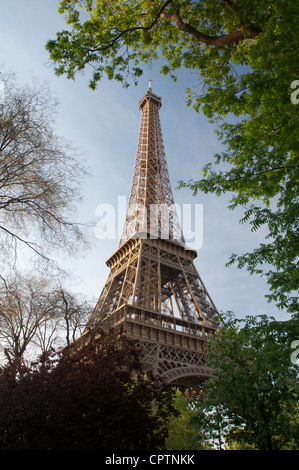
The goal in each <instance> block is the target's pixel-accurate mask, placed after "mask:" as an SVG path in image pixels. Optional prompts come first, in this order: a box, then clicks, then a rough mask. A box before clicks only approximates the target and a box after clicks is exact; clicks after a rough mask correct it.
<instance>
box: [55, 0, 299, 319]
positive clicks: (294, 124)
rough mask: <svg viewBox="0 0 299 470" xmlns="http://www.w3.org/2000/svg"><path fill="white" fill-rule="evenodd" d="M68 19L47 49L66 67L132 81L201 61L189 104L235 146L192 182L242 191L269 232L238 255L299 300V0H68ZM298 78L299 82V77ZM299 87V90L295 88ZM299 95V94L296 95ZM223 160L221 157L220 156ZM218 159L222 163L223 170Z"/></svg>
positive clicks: (288, 297)
mask: <svg viewBox="0 0 299 470" xmlns="http://www.w3.org/2000/svg"><path fill="white" fill-rule="evenodd" d="M59 12H60V13H61V14H62V15H64V16H65V19H66V23H67V27H68V28H67V29H66V30H64V31H61V32H58V33H57V37H56V39H55V40H53V39H52V40H49V41H48V42H47V45H46V48H47V50H48V51H49V54H50V58H51V59H52V61H53V62H54V63H55V65H56V73H57V74H58V75H61V74H66V75H67V77H68V78H74V77H75V75H76V73H77V72H78V71H82V70H83V69H85V67H87V66H91V68H92V69H93V76H92V78H91V80H90V87H91V88H92V89H94V88H96V86H97V84H98V83H99V81H100V80H101V78H102V77H103V75H104V74H106V75H107V77H108V78H109V79H115V80H118V81H121V82H123V83H124V85H125V86H127V85H128V83H129V81H130V77H131V78H132V79H133V81H134V82H137V80H138V77H139V76H140V75H141V74H142V67H143V64H148V63H150V62H151V61H154V60H157V59H158V58H160V59H162V61H163V65H162V66H161V72H162V73H163V74H166V75H167V74H168V75H170V76H172V77H174V74H175V71H176V70H178V69H179V68H181V67H184V68H187V69H191V70H195V71H198V74H199V83H200V86H201V90H191V89H188V90H187V93H188V105H190V106H191V105H192V106H193V107H194V109H195V110H196V111H199V110H202V111H203V113H204V114H205V115H206V116H207V117H208V118H209V119H210V120H211V122H215V123H217V125H218V131H217V133H218V137H219V139H220V141H221V142H222V143H223V144H224V146H225V150H224V151H223V152H222V153H219V154H217V155H215V165H216V167H215V166H214V165H212V163H209V164H208V165H207V166H205V167H204V168H203V177H202V178H201V179H198V180H197V181H192V180H190V181H189V182H181V183H180V186H181V187H186V186H187V187H189V188H191V189H192V190H193V191H194V194H196V193H197V192H198V191H202V192H206V193H208V192H210V193H215V194H216V195H218V196H220V195H221V194H223V193H226V192H227V193H229V194H231V201H230V206H229V207H230V208H232V209H234V208H236V207H237V206H240V207H242V208H245V209H244V210H245V213H244V217H243V219H242V220H241V221H242V222H243V223H245V222H248V223H250V224H251V230H253V231H255V230H258V229H260V228H264V229H265V231H266V233H267V237H266V241H265V243H262V244H261V245H260V246H258V247H257V248H256V249H255V250H254V251H253V252H248V253H245V254H243V255H238V254H233V255H232V257H231V259H230V263H234V262H236V263H237V264H238V267H240V268H241V267H243V266H246V267H247V269H249V271H250V272H251V273H258V274H265V275H266V277H267V282H268V283H269V286H270V291H271V293H270V295H269V300H270V301H274V302H275V303H276V305H277V306H278V307H279V308H282V309H286V310H288V311H289V312H292V313H293V312H296V311H298V298H297V296H296V294H295V295H294V291H295V292H297V286H298V278H299V273H298V264H297V257H298V246H299V243H298V234H297V225H298V213H299V211H298V107H296V103H297V100H296V99H295V100H291V95H292V93H294V86H296V83H297V81H296V80H297V79H298V78H299V76H298V74H299V71H298V58H299V57H298V51H299V39H298V34H297V31H298V10H297V6H296V3H295V2H293V1H292V0H274V1H269V0H250V1H249V0H215V1H213V2H211V1H210V0H200V1H194V0H164V1H163V0H162V1H161V0H145V1H139V0H128V1H124V0H116V1H114V2H110V1H108V0H61V1H60V6H59ZM297 85H298V83H297ZM295 93H297V92H296V90H295ZM296 96H297V95H295V97H296ZM217 165H219V167H217ZM215 168H216V169H215Z"/></svg>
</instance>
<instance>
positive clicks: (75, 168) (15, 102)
mask: <svg viewBox="0 0 299 470" xmlns="http://www.w3.org/2000/svg"><path fill="white" fill-rule="evenodd" d="M0 79H1V81H2V82H3V83H4V90H5V95H4V96H5V99H4V100H3V104H1V105H0V249H1V253H2V257H3V260H5V265H6V266H7V260H8V255H11V254H12V255H13V259H16V255H17V252H18V248H19V246H26V247H29V248H30V250H31V252H34V253H35V254H38V255H39V259H41V258H42V259H44V260H49V252H51V250H52V249H54V248H59V249H64V250H67V251H68V252H69V253H71V252H74V250H75V249H78V247H79V246H80V247H82V246H84V244H83V245H82V242H84V243H85V237H84V232H83V230H82V226H80V224H77V223H74V222H73V221H72V217H73V214H74V213H75V211H76V210H77V204H78V202H79V200H80V198H81V195H80V191H79V188H80V182H81V181H82V177H84V174H86V171H85V170H84V168H83V166H82V165H81V163H80V161H79V159H78V156H76V154H75V151H74V150H73V149H72V148H71V146H70V145H69V144H68V143H67V142H66V141H64V140H63V139H62V138H61V137H59V136H58V135H57V133H56V130H55V127H54V123H55V110H56V106H57V103H56V100H55V99H54V98H53V96H52V93H51V91H50V90H49V88H48V87H47V86H46V85H43V84H38V83H35V84H33V85H32V86H20V85H19V84H18V83H17V81H16V79H15V77H14V76H13V75H9V74H4V73H1V74H0ZM3 260H2V261H3ZM2 272H3V271H2Z"/></svg>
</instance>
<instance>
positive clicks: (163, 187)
mask: <svg viewBox="0 0 299 470" xmlns="http://www.w3.org/2000/svg"><path fill="white" fill-rule="evenodd" d="M160 107H161V99H160V98H159V97H157V96H156V95H154V94H153V93H152V91H151V88H150V89H149V90H148V91H147V93H146V94H145V96H144V97H143V99H142V100H141V101H140V103H139V108H140V110H141V112H142V115H141V124H140V131H139V138H138V145H137V154H136V159H135V167H134V172H133V182H132V188H131V194H130V199H129V203H128V209H127V214H126V219H125V224H124V229H123V233H122V236H121V239H120V243H119V247H118V249H117V250H116V252H115V253H113V255H112V256H110V258H109V259H108V260H107V262H106V263H107V265H108V267H109V268H110V273H109V276H108V278H107V281H106V283H105V285H104V288H103V290H102V293H101V295H100V297H99V299H98V302H97V304H96V306H95V309H94V312H93V314H92V316H91V318H90V320H89V322H88V325H87V329H89V328H96V327H98V326H101V327H116V326H119V325H121V326H123V327H124V328H125V331H126V332H127V334H128V336H130V337H132V338H135V339H138V341H139V343H140V345H143V349H144V360H145V363H146V364H150V365H151V367H152V369H153V370H154V371H155V373H157V374H160V375H161V376H162V377H163V378H164V379H165V380H167V381H174V382H178V381H184V380H186V382H187V377H188V378H189V379H190V377H195V378H196V380H199V378H200V380H203V379H205V378H207V377H209V376H211V371H210V370H209V369H207V368H206V366H205V356H204V344H205V341H206V340H207V337H208V336H209V335H211V334H213V332H214V330H215V328H216V325H215V322H214V317H215V314H216V313H218V312H217V309H216V307H215V305H214V303H213V301H212V299H211V297H210V295H209V293H208V291H207V289H206V287H205V285H204V284H203V282H202V280H201V278H200V276H199V273H198V271H197V269H196V267H195V265H194V259H195V257H196V256H197V253H196V251H195V250H191V249H188V248H187V247H186V246H185V241H184V237H183V234H182V230H181V227H180V224H179V220H178V217H177V214H176V211H175V205H174V200H173V195H172V191H171V185H170V180H169V175H168V170H167V164H166V157H165V151H164V145H163V138H162V131H161V125H160V120H159V109H160ZM161 207H162V209H163V210H160V208H161ZM163 211H164V213H163Z"/></svg>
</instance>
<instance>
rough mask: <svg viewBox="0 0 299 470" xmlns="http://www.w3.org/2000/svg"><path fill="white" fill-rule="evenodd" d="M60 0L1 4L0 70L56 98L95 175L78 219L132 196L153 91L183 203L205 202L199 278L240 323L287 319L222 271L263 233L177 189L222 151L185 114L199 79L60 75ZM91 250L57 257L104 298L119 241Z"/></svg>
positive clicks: (62, 123) (151, 74) (199, 118)
mask: <svg viewBox="0 0 299 470" xmlns="http://www.w3.org/2000/svg"><path fill="white" fill-rule="evenodd" d="M57 6H58V1H56V0H14V1H13V2H3V4H2V5H1V10H0V64H1V66H5V68H6V70H8V71H12V72H15V73H16V75H17V78H18V81H19V82H20V83H30V82H31V81H32V77H38V78H39V79H40V80H46V81H47V82H48V84H49V86H50V88H51V89H52V90H53V92H54V93H55V95H56V97H57V99H58V101H59V103H60V104H59V116H58V119H57V132H58V133H59V135H61V136H63V137H64V138H65V139H67V140H69V141H70V142H71V143H72V144H73V145H74V146H75V147H78V148H79V149H80V150H81V151H82V152H83V153H84V156H85V160H86V164H87V166H88V168H89V171H90V176H89V177H88V179H87V181H86V182H85V184H84V186H83V195H84V201H83V202H82V205H81V206H80V207H78V220H80V221H81V222H85V221H90V220H93V221H94V222H97V217H96V216H95V210H96V207H97V206H98V205H99V204H104V203H105V204H112V205H114V206H116V204H117V198H118V196H126V197H127V198H128V196H129V192H130V188H131V181H132V173H133V167H134V160H135V152H136V146H137V139H138V132H139V124H140V111H139V108H138V103H139V101H140V99H141V98H142V96H143V95H144V93H145V92H146V90H147V88H148V81H149V79H151V80H152V89H153V92H154V93H155V94H157V95H158V96H161V97H162V108H161V110H160V119H161V124H162V131H163V138H164V145H165V150H166V156H167V161H168V168H169V174H170V179H171V184H172V189H173V193H174V199H175V202H176V203H177V204H203V245H202V247H201V248H200V249H199V250H198V257H197V259H196V260H195V264H196V267H197V269H198V271H199V274H200V276H201V278H202V280H203V282H204V284H205V285H206V287H207V289H208V291H209V293H210V295H211V296H212V298H213V300H214V302H215V304H216V306H217V307H218V309H219V310H220V311H227V310H230V311H233V312H235V314H236V315H237V316H238V317H243V316H245V315H247V314H248V315H255V314H264V313H266V314H268V315H274V316H279V317H280V318H281V319H286V315H284V314H281V313H278V311H277V309H276V308H275V307H274V305H272V304H268V302H267V301H266V299H265V297H264V295H265V294H266V293H267V292H268V289H267V286H266V283H265V281H264V280H263V279H262V278H260V277H253V276H251V275H250V274H249V273H248V272H247V271H246V270H242V271H241V270H239V269H237V268H236V267H230V268H227V267H225V263H226V262H227V260H228V258H229V256H230V255H231V253H233V252H235V253H240V254H241V253H244V252H246V251H248V250H250V249H252V248H253V247H255V246H257V244H258V243H259V242H260V241H262V240H263V235H264V234H263V233H251V232H250V229H249V227H248V226H246V225H241V224H240V223H239V219H240V218H241V216H242V212H240V211H234V212H232V211H229V210H228V209H227V202H228V197H223V198H216V197H215V196H213V195H198V196H197V197H196V198H195V197H193V196H192V194H191V192H190V191H189V190H181V191H178V190H176V189H175V188H176V186H177V182H178V181H179V180H181V179H183V180H188V179H190V178H194V179H199V178H200V176H201V168H202V166H203V165H204V164H205V163H207V162H209V161H212V160H213V158H212V156H213V154H214V153H215V152H217V151H221V146H220V144H219V142H218V141H217V138H216V135H215V134H214V133H213V129H212V126H211V125H210V124H209V122H208V120H207V119H206V118H205V117H204V116H203V115H201V114H196V113H195V112H194V111H193V110H192V109H190V108H187V107H186V104H185V102H186V95H185V92H184V90H185V88H187V87H189V86H190V83H196V76H195V75H194V74H192V75H191V74H189V73H187V72H183V71H181V72H180V73H179V74H178V81H177V82H176V83H174V82H173V81H172V80H171V79H169V78H167V77H162V76H160V75H159V64H158V63H157V64H154V65H153V66H152V67H151V68H148V69H147V70H145V73H144V76H143V77H142V78H141V79H140V82H139V85H138V86H137V87H135V86H134V85H132V86H131V87H130V88H129V89H126V90H125V89H123V88H122V86H121V85H120V84H118V83H116V82H112V81H111V82H109V81H107V80H104V81H103V82H102V83H101V84H100V86H99V88H98V89H97V90H96V91H91V90H90V89H89V88H88V73H86V74H82V75H80V76H78V77H77V79H76V80H75V81H69V80H67V79H65V78H63V77H60V78H57V77H56V76H55V75H54V71H53V68H52V67H51V66H50V64H49V58H48V54H47V52H46V50H45V43H46V41H47V40H48V39H54V38H55V35H56V32H57V31H60V30H61V29H63V28H65V24H64V20H63V18H62V17H61V16H59V15H58V13H57ZM92 238H93V240H92V248H91V249H90V250H89V251H88V252H86V253H84V256H78V257H77V258H76V259H74V258H72V259H70V258H68V257H65V258H64V259H60V263H61V265H62V267H63V268H65V269H66V270H68V271H69V272H71V273H72V274H73V276H74V278H73V281H72V287H73V288H74V289H76V290H79V291H80V292H82V293H84V294H86V295H88V296H91V297H93V298H95V299H96V298H97V297H98V296H99V295H100V293H101V290H102V287H103V286H104V283H105V281H106V277H107V275H108V273H109V271H108V268H107V267H106V265H105V261H106V259H107V258H108V257H109V256H110V255H111V254H112V253H113V252H114V251H115V250H116V248H117V246H118V240H117V239H115V240H99V239H97V237H96V236H95V233H94V232H93V233H92Z"/></svg>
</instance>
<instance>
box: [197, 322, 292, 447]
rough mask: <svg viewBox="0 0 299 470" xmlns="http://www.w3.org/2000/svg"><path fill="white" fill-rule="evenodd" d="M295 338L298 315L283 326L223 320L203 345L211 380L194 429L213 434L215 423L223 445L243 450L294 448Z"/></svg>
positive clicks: (201, 402)
mask: <svg viewBox="0 0 299 470" xmlns="http://www.w3.org/2000/svg"><path fill="white" fill-rule="evenodd" d="M297 337H298V315H297V317H294V318H293V319H292V320H289V321H287V322H279V321H276V320H274V319H273V318H268V317H266V316H261V317H259V318H257V317H247V318H246V319H244V320H236V319H235V318H234V317H231V318H229V317H227V318H226V325H225V327H223V328H220V329H219V330H218V331H217V333H216V334H215V336H214V337H213V338H212V339H211V341H210V343H209V347H208V351H207V363H208V364H209V365H210V366H211V367H212V368H213V375H214V377H213V378H212V379H210V380H209V381H208V382H207V383H206V391H205V394H204V399H203V400H199V406H198V411H199V416H198V423H199V425H201V426H204V427H206V429H207V430H208V431H213V433H215V429H216V427H215V425H216V424H217V428H218V429H221V436H222V438H223V437H225V441H226V443H230V442H236V443H238V444H239V445H240V446H241V447H242V446H243V448H244V447H245V448H246V447H247V448H251V449H256V450H282V449H285V450H286V449H298V437H299V408H298V397H299V388H298V372H299V367H298V362H297V363H296V361H294V360H292V344H293V341H294V340H296V339H297ZM296 344H297V343H296ZM217 411H219V413H217ZM212 416H214V418H215V416H216V417H217V416H218V422H217V420H216V418H215V419H211V417H212ZM219 418H220V421H219ZM211 435H212V433H211ZM217 440H218V437H217Z"/></svg>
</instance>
